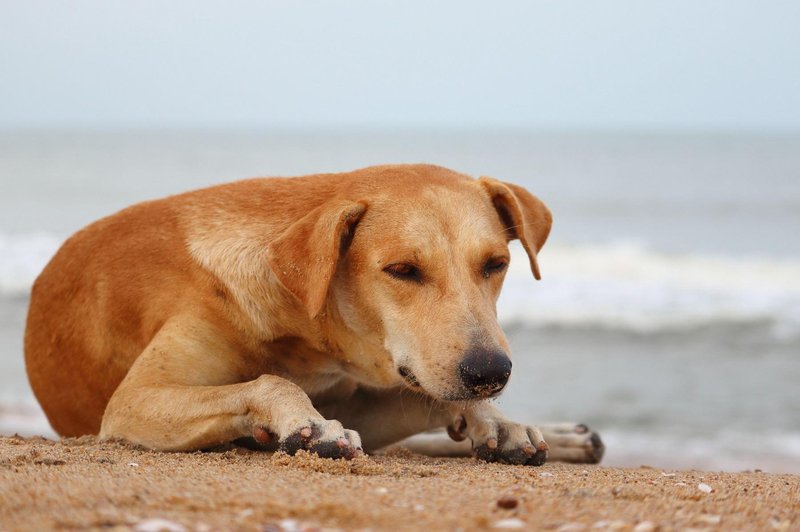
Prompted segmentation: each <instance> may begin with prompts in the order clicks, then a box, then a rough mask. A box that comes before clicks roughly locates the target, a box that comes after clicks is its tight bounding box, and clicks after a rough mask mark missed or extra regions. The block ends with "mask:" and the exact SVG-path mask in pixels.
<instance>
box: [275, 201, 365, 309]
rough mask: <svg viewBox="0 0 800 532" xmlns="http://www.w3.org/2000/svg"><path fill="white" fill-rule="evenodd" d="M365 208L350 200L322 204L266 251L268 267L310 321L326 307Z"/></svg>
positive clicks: (290, 227) (292, 226)
mask: <svg viewBox="0 0 800 532" xmlns="http://www.w3.org/2000/svg"><path fill="white" fill-rule="evenodd" d="M366 208H367V207H366V205H364V204H363V203H358V202H353V201H338V202H335V203H328V204H325V205H322V206H321V207H318V208H316V209H314V210H312V211H311V212H309V213H308V214H306V215H305V216H303V217H302V218H300V219H299V220H297V221H296V222H295V223H293V224H292V225H290V226H289V228H288V229H287V230H286V231H285V232H284V233H283V234H282V235H280V236H279V237H278V238H277V239H275V240H274V241H272V243H271V244H270V245H269V248H268V249H267V262H268V264H269V267H270V268H271V269H272V271H273V272H274V273H275V276H276V277H277V278H278V280H279V281H280V283H281V284H282V285H283V286H284V288H286V289H287V290H289V291H290V292H291V293H292V294H294V295H295V297H297V299H299V300H300V302H301V303H303V306H304V307H305V308H306V310H307V311H308V315H309V317H311V318H312V319H314V318H316V317H317V315H318V314H319V313H320V311H321V310H322V306H323V305H324V304H325V298H326V297H327V295H328V287H329V285H330V283H331V279H333V274H334V272H335V271H336V264H337V262H338V261H339V256H340V254H341V253H342V252H344V250H345V248H346V246H347V245H348V244H349V242H350V239H351V238H352V234H351V232H352V231H353V229H355V225H356V223H358V220H359V219H361V216H362V215H363V214H364V211H365V210H366Z"/></svg>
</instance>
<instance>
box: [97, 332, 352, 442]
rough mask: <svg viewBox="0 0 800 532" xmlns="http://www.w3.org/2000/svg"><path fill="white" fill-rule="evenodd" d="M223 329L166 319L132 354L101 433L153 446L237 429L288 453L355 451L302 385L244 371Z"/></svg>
mask: <svg viewBox="0 0 800 532" xmlns="http://www.w3.org/2000/svg"><path fill="white" fill-rule="evenodd" d="M223 338H224V336H223V335H222V334H220V332H219V331H217V330H215V329H213V328H212V327H210V326H206V325H204V324H202V323H199V322H198V321H197V320H191V321H188V322H187V320H184V321H178V320H173V321H172V322H169V323H168V324H167V325H165V326H164V327H163V328H162V329H161V331H160V332H159V333H158V334H157V335H156V336H155V338H154V339H153V340H152V342H151V343H150V345H148V346H147V348H146V349H145V351H144V352H143V353H142V354H141V355H140V356H139V358H138V359H137V360H136V362H135V363H134V364H133V366H132V367H131V369H130V371H129V372H128V374H127V376H126V377H125V379H124V380H123V381H122V383H121V384H120V385H119V387H118V388H117V390H116V391H115V392H114V395H113V396H112V397H111V400H110V401H109V403H108V406H107V407H106V411H105V414H104V416H103V422H102V426H101V431H100V436H101V437H103V438H122V439H125V440H128V441H130V442H133V443H136V444H140V445H143V446H145V447H149V448H153V449H160V450H179V451H184V450H193V449H202V448H207V447H211V446H214V445H218V444H221V443H225V442H229V441H231V440H234V439H236V438H240V437H250V436H252V437H254V438H255V439H256V440H257V441H259V442H261V443H269V442H270V441H276V442H278V447H279V448H280V449H282V450H284V451H286V452H288V453H290V454H293V453H294V452H296V451H297V450H299V449H308V450H310V451H313V452H317V453H318V454H319V455H320V456H326V457H352V456H354V455H356V454H358V453H359V452H360V448H361V442H360V437H359V435H358V434H357V433H356V432H354V431H351V430H345V429H344V428H343V427H342V425H341V423H339V422H338V421H329V420H326V419H325V418H323V417H322V415H320V413H319V412H317V410H316V409H314V407H313V406H312V404H311V400H310V399H309V398H308V396H307V395H306V394H305V393H304V392H303V390H302V389H301V388H300V387H298V386H296V385H295V384H293V383H291V382H289V381H287V380H285V379H283V378H280V377H276V376H274V375H261V376H260V377H258V378H256V379H255V380H252V381H249V382H239V383H237V380H239V379H241V376H242V375H247V374H248V369H247V367H246V364H245V363H244V362H242V361H241V358H240V356H239V354H238V353H237V350H236V349H235V347H233V346H232V345H230V344H228V343H227V342H225V341H224V340H223Z"/></svg>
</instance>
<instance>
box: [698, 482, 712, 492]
mask: <svg viewBox="0 0 800 532" xmlns="http://www.w3.org/2000/svg"><path fill="white" fill-rule="evenodd" d="M697 489H699V490H700V491H702V492H703V493H711V492H712V491H713V490H714V489H713V488H712V487H711V486H709V485H708V484H706V483H705V482H701V483H700V484H698V485H697Z"/></svg>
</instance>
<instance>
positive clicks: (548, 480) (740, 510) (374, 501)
mask: <svg viewBox="0 0 800 532" xmlns="http://www.w3.org/2000/svg"><path fill="white" fill-rule="evenodd" d="M53 528H57V529H76V528H80V529H106V530H108V529H111V530H113V529H120V530H129V529H133V530H199V531H204V530H207V531H210V530H318V529H367V528H369V529H373V530H398V529H408V530H413V529H416V530H419V529H427V530H457V529H462V530H481V529H487V528H497V529H504V528H507V529H514V528H517V529H527V530H537V529H541V530H562V531H568V530H570V531H571V530H584V529H585V530H637V531H640V532H641V531H646V530H686V529H699V530H734V529H736V530H800V476H797V475H775V474H767V473H761V472H743V473H710V472H701V471H666V470H661V469H654V468H650V467H646V466H643V467H640V468H636V469H621V468H611V467H603V466H587V465H569V464H557V463H551V464H546V465H544V466H542V467H536V468H534V467H522V466H507V465H500V464H485V463H480V462H477V461H475V460H472V459H455V458H447V459H434V458H427V457H422V456H418V455H413V454H411V453H409V452H405V451H397V452H393V453H392V454H390V455H388V456H376V457H365V458H359V459H356V460H354V461H351V462H346V461H342V460H339V461H333V460H324V459H320V458H318V457H316V456H313V455H307V454H305V453H301V455H299V456H296V457H289V456H285V455H280V454H277V455H270V454H268V453H259V452H253V451H249V450H246V449H242V448H232V449H229V450H226V451H219V452H206V453H158V452H152V451H146V450H141V449H136V448H131V447H129V446H126V445H123V444H119V443H109V442H97V441H96V440H95V439H94V438H91V437H86V438H81V439H77V440H64V441H62V442H54V441H50V440H45V439H40V438H19V437H11V438H0V530H43V529H53Z"/></svg>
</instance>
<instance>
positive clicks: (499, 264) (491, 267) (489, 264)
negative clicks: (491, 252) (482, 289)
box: [483, 257, 508, 278]
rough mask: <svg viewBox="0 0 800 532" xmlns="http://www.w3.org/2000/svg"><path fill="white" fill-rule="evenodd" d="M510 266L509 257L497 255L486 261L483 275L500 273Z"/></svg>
mask: <svg viewBox="0 0 800 532" xmlns="http://www.w3.org/2000/svg"><path fill="white" fill-rule="evenodd" d="M507 266H508V259H506V258H504V257H495V258H493V259H489V260H487V261H486V264H484V265H483V276H484V277H486V278H489V277H490V276H491V275H493V274H495V273H500V272H502V271H503V270H505V269H506V267H507Z"/></svg>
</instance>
